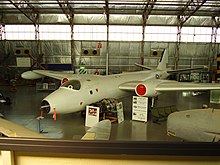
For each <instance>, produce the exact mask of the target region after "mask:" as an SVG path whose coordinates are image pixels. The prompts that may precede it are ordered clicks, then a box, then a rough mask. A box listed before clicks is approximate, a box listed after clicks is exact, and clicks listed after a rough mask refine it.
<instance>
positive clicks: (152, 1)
mask: <svg viewBox="0 0 220 165" xmlns="http://www.w3.org/2000/svg"><path fill="white" fill-rule="evenodd" d="M156 1H157V0H147V4H146V5H145V7H144V11H143V15H142V18H143V24H144V25H146V22H147V19H148V16H149V15H150V14H151V11H152V10H153V8H154V4H155V3H156Z"/></svg>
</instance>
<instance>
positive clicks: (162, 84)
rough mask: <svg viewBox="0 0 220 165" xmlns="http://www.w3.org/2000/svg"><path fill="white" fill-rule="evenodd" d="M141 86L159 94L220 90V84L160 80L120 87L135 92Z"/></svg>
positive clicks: (125, 84)
mask: <svg viewBox="0 0 220 165" xmlns="http://www.w3.org/2000/svg"><path fill="white" fill-rule="evenodd" d="M139 84H144V85H145V86H146V87H147V88H154V90H155V91H157V92H165V91H203V90H220V84H218V83H193V82H178V81H173V80H160V79H156V80H150V81H130V82H126V83H123V84H121V85H119V89H121V90H128V91H134V90H135V89H136V87H137V85H139Z"/></svg>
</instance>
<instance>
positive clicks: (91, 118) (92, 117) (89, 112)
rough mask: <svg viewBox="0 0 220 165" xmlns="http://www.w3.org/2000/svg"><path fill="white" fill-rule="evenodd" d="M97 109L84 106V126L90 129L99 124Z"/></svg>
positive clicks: (98, 110)
mask: <svg viewBox="0 0 220 165" xmlns="http://www.w3.org/2000/svg"><path fill="white" fill-rule="evenodd" d="M99 112H100V109H99V107H93V106H86V121H85V126H87V127H92V126H94V125H95V124H96V123H98V122H99Z"/></svg>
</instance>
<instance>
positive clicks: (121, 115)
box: [116, 102, 124, 123]
mask: <svg viewBox="0 0 220 165" xmlns="http://www.w3.org/2000/svg"><path fill="white" fill-rule="evenodd" d="M116 109H117V117H118V123H121V122H123V121H124V112H123V104H122V102H120V103H117V105H116Z"/></svg>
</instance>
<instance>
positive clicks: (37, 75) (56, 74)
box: [21, 70, 73, 80]
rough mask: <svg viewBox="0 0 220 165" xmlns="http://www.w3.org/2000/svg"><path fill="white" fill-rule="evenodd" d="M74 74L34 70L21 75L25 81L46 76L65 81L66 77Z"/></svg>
mask: <svg viewBox="0 0 220 165" xmlns="http://www.w3.org/2000/svg"><path fill="white" fill-rule="evenodd" d="M72 75H73V73H69V72H61V71H50V70H32V71H27V72H24V73H22V74H21V77H22V78H24V79H38V78H43V77H45V76H47V77H52V78H55V79H58V80H63V79H64V78H66V77H70V76H72Z"/></svg>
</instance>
